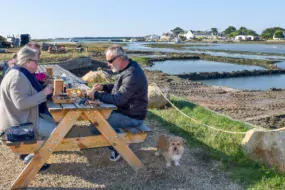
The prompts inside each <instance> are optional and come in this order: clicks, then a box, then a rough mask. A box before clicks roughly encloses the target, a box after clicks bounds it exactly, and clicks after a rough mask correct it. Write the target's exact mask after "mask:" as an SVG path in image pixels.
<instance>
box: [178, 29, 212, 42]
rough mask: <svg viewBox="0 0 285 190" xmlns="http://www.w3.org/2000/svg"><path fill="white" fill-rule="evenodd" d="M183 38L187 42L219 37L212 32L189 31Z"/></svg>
mask: <svg viewBox="0 0 285 190" xmlns="http://www.w3.org/2000/svg"><path fill="white" fill-rule="evenodd" d="M183 36H184V37H185V38H186V39H187V40H191V39H193V38H203V39H204V38H205V39H216V38H217V35H214V34H213V33H212V32H211V31H194V30H189V31H187V32H185V33H184V34H183Z"/></svg>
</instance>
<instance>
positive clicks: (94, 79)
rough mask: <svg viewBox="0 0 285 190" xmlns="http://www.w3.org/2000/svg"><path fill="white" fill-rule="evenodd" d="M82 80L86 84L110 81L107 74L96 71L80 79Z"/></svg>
mask: <svg viewBox="0 0 285 190" xmlns="http://www.w3.org/2000/svg"><path fill="white" fill-rule="evenodd" d="M82 80H84V81H85V82H88V83H101V82H106V80H108V81H110V80H111V79H110V76H109V75H108V74H107V73H105V72H104V71H101V70H98V71H89V72H88V73H86V74H85V75H84V76H83V77H82Z"/></svg>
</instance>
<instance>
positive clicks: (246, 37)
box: [235, 35, 258, 41]
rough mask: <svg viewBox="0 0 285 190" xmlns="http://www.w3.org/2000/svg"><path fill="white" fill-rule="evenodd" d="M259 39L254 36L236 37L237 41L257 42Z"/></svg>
mask: <svg viewBox="0 0 285 190" xmlns="http://www.w3.org/2000/svg"><path fill="white" fill-rule="evenodd" d="M257 38H258V37H257V36H252V35H247V36H246V35H237V36H235V40H252V41H253V40H256V39H257Z"/></svg>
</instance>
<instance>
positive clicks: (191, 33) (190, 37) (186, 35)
mask: <svg viewBox="0 0 285 190" xmlns="http://www.w3.org/2000/svg"><path fill="white" fill-rule="evenodd" d="M181 35H182V36H184V37H185V38H186V39H187V40H191V39H193V38H195V35H194V34H193V32H192V31H191V30H189V31H186V32H185V33H184V34H181Z"/></svg>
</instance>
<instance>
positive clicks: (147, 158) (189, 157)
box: [0, 121, 242, 189]
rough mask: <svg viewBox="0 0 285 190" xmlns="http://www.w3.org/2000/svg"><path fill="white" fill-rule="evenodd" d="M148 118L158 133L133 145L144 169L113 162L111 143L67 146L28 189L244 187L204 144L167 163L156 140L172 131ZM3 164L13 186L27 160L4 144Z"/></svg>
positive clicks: (1, 184) (2, 185)
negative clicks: (74, 149)
mask: <svg viewBox="0 0 285 190" xmlns="http://www.w3.org/2000/svg"><path fill="white" fill-rule="evenodd" d="M146 124H147V125H148V126H151V127H152V129H153V130H154V131H153V133H151V134H150V135H149V136H148V138H147V140H146V141H145V142H144V143H141V144H132V145H131V146H130V147H131V149H132V150H133V151H134V152H135V154H136V155H137V156H138V157H139V158H140V159H141V161H142V162H143V163H144V165H145V168H144V169H142V170H140V171H139V172H136V173H135V172H134V171H133V170H132V168H131V167H130V166H129V165H128V164H127V163H126V162H125V161H124V160H122V159H120V161H119V162H117V163H112V162H110V161H109V160H108V156H109V150H108V149H107V148H99V149H88V150H83V151H80V152H79V151H78V152H61V153H55V154H53V155H52V156H51V158H50V159H49V161H48V163H51V164H52V165H51V167H50V168H49V169H48V170H46V171H44V172H40V173H39V174H37V175H36V177H35V178H34V179H33V180H32V182H31V184H30V186H29V188H28V189H88V188H89V189H95V188H106V189H242V188H241V187H240V186H239V185H238V184H236V183H234V182H232V181H231V180H229V179H228V177H227V176H226V174H224V172H222V171H220V170H219V168H220V163H219V162H217V161H213V160H210V159H209V157H208V156H207V154H206V153H205V152H204V151H202V150H201V149H199V148H192V149H188V148H186V149H185V153H184V155H183V157H182V160H181V165H180V166H171V167H170V168H166V163H165V161H164V159H163V158H162V157H156V156H154V152H155V148H154V146H155V141H156V138H157V136H158V135H159V134H162V133H164V134H167V133H168V132H167V131H166V130H165V129H164V128H163V127H162V126H160V125H159V124H158V123H156V122H155V121H146ZM0 164H1V167H0V173H1V175H0V189H8V188H9V187H10V185H11V183H12V182H13V180H14V179H16V177H17V175H18V174H19V173H20V172H21V170H22V169H23V168H24V164H23V161H21V160H19V159H18V158H17V156H16V155H15V154H13V153H12V152H11V151H10V149H9V148H8V147H6V146H4V145H1V146H0Z"/></svg>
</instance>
